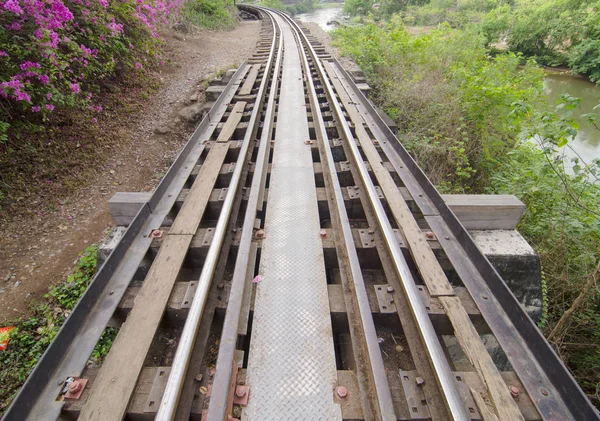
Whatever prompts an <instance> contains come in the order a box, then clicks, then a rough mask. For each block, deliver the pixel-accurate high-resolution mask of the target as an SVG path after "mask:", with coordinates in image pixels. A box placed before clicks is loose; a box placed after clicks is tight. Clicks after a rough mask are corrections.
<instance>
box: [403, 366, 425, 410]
mask: <svg viewBox="0 0 600 421" xmlns="http://www.w3.org/2000/svg"><path fill="white" fill-rule="evenodd" d="M400 379H401V380H402V387H403V388H404V397H405V398H406V403H407V404H408V412H409V413H410V417H411V419H413V420H428V419H430V417H431V416H430V414H429V407H428V406H427V399H426V398H425V394H424V393H423V388H422V387H420V386H418V385H417V378H416V376H415V373H414V372H410V371H402V370H400Z"/></svg>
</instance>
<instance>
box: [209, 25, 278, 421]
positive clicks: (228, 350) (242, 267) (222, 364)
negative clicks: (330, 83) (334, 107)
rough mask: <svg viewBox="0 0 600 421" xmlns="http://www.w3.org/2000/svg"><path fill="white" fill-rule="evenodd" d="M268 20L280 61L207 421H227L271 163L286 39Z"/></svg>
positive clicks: (276, 65) (225, 322)
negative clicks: (258, 219)
mask: <svg viewBox="0 0 600 421" xmlns="http://www.w3.org/2000/svg"><path fill="white" fill-rule="evenodd" d="M269 17H270V19H271V23H272V25H273V36H274V39H277V33H279V43H278V44H279V45H278V47H277V61H276V63H275V67H274V69H273V78H272V80H271V88H270V93H271V95H270V96H269V100H268V103H267V108H266V110H265V118H264V126H263V129H262V133H261V137H260V143H259V149H258V155H257V158H256V164H255V168H256V169H255V172H254V177H253V178H252V184H251V187H250V196H249V198H248V205H247V208H246V214H245V216H244V223H243V226H242V236H241V238H240V245H239V247H238V254H237V258H236V262H235V268H234V272H233V279H232V282H231V292H230V294H229V300H228V302H227V311H226V313H225V321H224V323H223V332H222V333H221V341H220V342H219V343H220V346H219V352H218V355H217V365H216V369H215V375H214V380H213V384H212V390H211V395H210V401H209V405H208V414H207V418H206V419H207V421H223V420H224V419H226V417H227V414H226V411H227V402H228V398H229V393H230V385H231V384H230V383H231V375H232V364H233V360H234V354H235V349H236V344H237V337H238V329H239V322H240V313H241V308H242V303H243V301H244V291H248V289H247V288H245V285H246V282H247V279H248V263H249V262H248V259H249V256H250V249H251V244H252V237H253V232H254V230H253V228H254V225H255V222H256V211H257V209H258V204H259V201H260V199H261V194H260V193H261V191H263V188H264V185H265V181H266V172H267V168H268V165H267V163H268V162H269V160H268V155H269V146H270V143H271V142H270V138H271V134H272V133H271V131H272V130H271V129H272V124H273V121H274V117H275V99H276V94H277V85H278V84H279V82H280V80H279V71H280V68H281V62H282V56H283V36H282V35H281V30H280V28H279V24H278V23H277V22H276V21H275V19H273V18H272V16H270V15H269ZM276 29H277V31H276ZM265 77H266V76H265Z"/></svg>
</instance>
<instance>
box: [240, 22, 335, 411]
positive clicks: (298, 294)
mask: <svg viewBox="0 0 600 421" xmlns="http://www.w3.org/2000/svg"><path fill="white" fill-rule="evenodd" d="M278 19H280V18H278ZM280 24H281V26H282V32H283V37H284V47H285V54H284V59H283V65H284V67H283V75H282V85H281V96H280V101H279V112H278V117H277V130H276V133H275V150H274V153H273V164H272V169H271V179H270V186H269V200H268V202H267V210H266V219H265V239H264V240H263V245H262V253H261V262H260V272H259V273H260V274H261V275H262V276H263V279H262V281H261V282H260V283H258V284H257V286H256V288H257V291H256V300H255V305H254V319H253V322H252V339H251V342H250V352H249V363H248V370H247V384H249V385H250V388H251V392H250V400H249V403H248V406H247V407H246V408H245V410H244V413H243V419H244V420H248V421H259V420H260V421H271V420H273V421H275V420H296V419H298V420H300V419H301V420H341V419H342V416H341V411H340V408H339V405H337V404H335V403H334V401H333V391H334V387H335V385H336V382H337V371H336V363H335V353H334V347H333V334H332V330H331V317H330V312H329V301H328V296H327V281H326V277H325V262H324V259H323V249H322V240H321V238H320V236H319V230H320V224H319V212H318V208H317V194H316V186H315V181H314V174H313V162H312V154H311V147H310V145H306V144H305V141H306V140H307V139H309V132H308V124H307V118H306V104H305V102H304V99H303V98H304V93H303V91H304V87H303V82H302V70H301V64H300V56H299V54H298V50H297V46H296V42H295V40H294V36H293V33H292V31H291V30H290V28H289V26H287V24H286V23H284V22H283V21H281V20H280Z"/></svg>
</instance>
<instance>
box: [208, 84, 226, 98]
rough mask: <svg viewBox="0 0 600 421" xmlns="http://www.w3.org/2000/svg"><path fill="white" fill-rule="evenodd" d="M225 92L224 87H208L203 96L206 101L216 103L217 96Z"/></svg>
mask: <svg viewBox="0 0 600 421" xmlns="http://www.w3.org/2000/svg"><path fill="white" fill-rule="evenodd" d="M224 90H225V86H222V85H221V86H209V87H208V88H206V91H205V92H204V93H205V96H206V100H207V101H216V100H217V98H219V95H221V93H222V92H223V91H224Z"/></svg>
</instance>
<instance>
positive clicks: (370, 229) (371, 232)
mask: <svg viewBox="0 0 600 421" xmlns="http://www.w3.org/2000/svg"><path fill="white" fill-rule="evenodd" d="M367 232H368V233H369V234H375V230H374V229H373V228H369V231H367Z"/></svg>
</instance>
